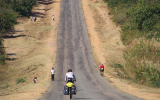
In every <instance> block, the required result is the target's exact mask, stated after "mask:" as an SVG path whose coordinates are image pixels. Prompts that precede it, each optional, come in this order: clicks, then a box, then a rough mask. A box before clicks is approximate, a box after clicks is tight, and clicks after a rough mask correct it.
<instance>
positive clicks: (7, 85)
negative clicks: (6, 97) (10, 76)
mask: <svg viewBox="0 0 160 100" xmlns="http://www.w3.org/2000/svg"><path fill="white" fill-rule="evenodd" d="M8 87H10V85H9V84H8V83H6V85H5V86H2V87H0V89H6V88H8Z"/></svg>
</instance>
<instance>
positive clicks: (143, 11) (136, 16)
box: [127, 0, 160, 31]
mask: <svg viewBox="0 0 160 100" xmlns="http://www.w3.org/2000/svg"><path fill="white" fill-rule="evenodd" d="M146 1H148V0H139V2H138V4H137V5H136V6H132V7H130V8H129V10H128V12H127V17H128V18H129V22H130V25H129V29H138V30H144V31H151V30H152V29H153V27H154V25H155V24H156V23H157V20H159V19H160V15H159V14H160V6H159V4H158V3H155V4H152V3H151V2H149V1H148V2H146Z"/></svg>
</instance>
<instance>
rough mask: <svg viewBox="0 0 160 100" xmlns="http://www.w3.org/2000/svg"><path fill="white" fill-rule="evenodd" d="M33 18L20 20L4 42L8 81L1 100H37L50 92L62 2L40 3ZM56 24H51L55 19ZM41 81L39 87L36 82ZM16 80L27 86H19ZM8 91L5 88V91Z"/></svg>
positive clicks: (0, 85) (44, 0)
mask: <svg viewBox="0 0 160 100" xmlns="http://www.w3.org/2000/svg"><path fill="white" fill-rule="evenodd" d="M37 2H38V4H37V6H36V7H34V9H33V11H32V12H33V14H32V15H33V16H36V17H37V21H36V22H34V21H33V20H32V21H31V20H30V18H20V19H18V24H17V25H15V27H14V29H15V30H14V31H12V32H10V33H9V34H8V35H7V36H6V37H5V38H4V46H5V47H6V53H7V61H6V63H7V71H6V75H5V76H4V77H5V78H6V79H7V80H4V81H3V82H1V84H0V87H4V89H2V88H1V89H0V98H1V100H30V99H32V100H33V99H35V100H36V99H38V98H40V97H41V96H42V94H43V93H45V91H46V90H47V89H48V87H49V84H50V70H51V68H52V67H54V63H55V58H56V46H57V43H56V42H57V32H58V23H59V16H60V2H61V0H57V1H56V2H55V1H53V0H39V1H37ZM53 15H54V16H55V20H54V21H53V20H52V16H53ZM34 77H38V83H36V84H35V83H33V78H34ZM17 79H23V80H25V82H23V83H21V82H19V84H17ZM5 87H6V88H5Z"/></svg>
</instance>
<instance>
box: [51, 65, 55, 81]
mask: <svg viewBox="0 0 160 100" xmlns="http://www.w3.org/2000/svg"><path fill="white" fill-rule="evenodd" d="M54 72H55V71H54V68H53V67H52V70H51V80H52V81H54Z"/></svg>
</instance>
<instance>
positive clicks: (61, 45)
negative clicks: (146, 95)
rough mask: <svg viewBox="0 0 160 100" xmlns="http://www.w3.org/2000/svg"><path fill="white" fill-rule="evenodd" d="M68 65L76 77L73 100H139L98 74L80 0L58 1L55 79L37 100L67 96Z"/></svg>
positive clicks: (64, 99) (63, 99) (63, 98)
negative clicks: (59, 10) (65, 88)
mask: <svg viewBox="0 0 160 100" xmlns="http://www.w3.org/2000/svg"><path fill="white" fill-rule="evenodd" d="M69 68H71V69H72V70H73V72H74V73H75V75H76V78H77V81H76V82H75V85H76V86H77V95H73V100H141V99H139V98H137V97H135V96H132V95H129V94H126V93H124V92H121V91H120V90H117V89H115V88H114V87H113V86H111V85H110V83H109V82H108V81H107V80H106V79H105V78H104V77H101V76H100V75H99V72H98V67H97V65H96V62H95V59H94V57H93V53H92V50H91V46H90V41H89V37H88V33H87V28H86V23H85V19H84V15H83V10H82V7H81V1H80V0H62V2H61V16H60V25H59V32H58V43H57V57H56V67H55V71H56V73H55V81H52V82H51V83H50V87H49V89H48V91H47V92H46V93H45V94H44V95H43V96H42V97H41V98H40V100H69V95H63V87H64V85H65V82H64V78H65V73H66V72H67V69H69Z"/></svg>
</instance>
